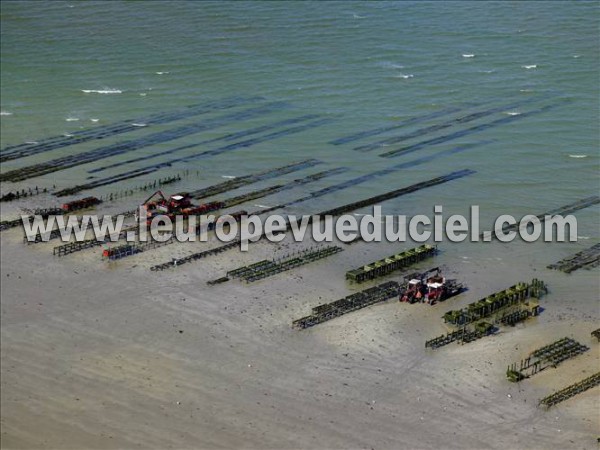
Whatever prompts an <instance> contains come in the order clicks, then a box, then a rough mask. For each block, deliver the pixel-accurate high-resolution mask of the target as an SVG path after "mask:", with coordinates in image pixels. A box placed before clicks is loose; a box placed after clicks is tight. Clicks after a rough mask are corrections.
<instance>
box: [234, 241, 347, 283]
mask: <svg viewBox="0 0 600 450" xmlns="http://www.w3.org/2000/svg"><path fill="white" fill-rule="evenodd" d="M342 250H343V249H342V248H341V247H338V246H335V245H330V246H326V247H323V248H319V249H317V250H314V249H312V248H310V249H307V250H303V251H300V252H297V253H292V254H290V255H286V256H283V257H281V258H278V259H276V260H271V261H269V260H263V261H259V262H257V263H254V264H250V265H248V266H244V267H240V268H238V269H234V270H230V271H229V272H227V276H228V277H229V278H239V279H241V280H244V281H246V282H247V283H252V282H254V281H258V280H262V279H263V278H267V277H270V276H272V275H276V274H278V273H281V272H285V271H288V270H292V269H294V268H296V267H300V266H303V265H306V264H310V263H311V262H313V261H318V260H320V259H323V258H327V257H328V256H331V255H334V254H336V253H339V252H341V251H342Z"/></svg>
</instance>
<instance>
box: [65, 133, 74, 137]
mask: <svg viewBox="0 0 600 450" xmlns="http://www.w3.org/2000/svg"><path fill="white" fill-rule="evenodd" d="M63 136H64V137H73V135H72V134H69V133H65V134H63Z"/></svg>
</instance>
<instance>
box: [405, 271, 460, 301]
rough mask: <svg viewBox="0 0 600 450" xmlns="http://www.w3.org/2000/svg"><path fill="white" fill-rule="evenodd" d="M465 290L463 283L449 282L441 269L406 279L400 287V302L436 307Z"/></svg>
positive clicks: (415, 274)
mask: <svg viewBox="0 0 600 450" xmlns="http://www.w3.org/2000/svg"><path fill="white" fill-rule="evenodd" d="M464 290H465V287H464V285H463V284H462V283H459V282H457V281H456V280H447V279H446V277H444V276H443V275H441V273H440V269H439V267H436V268H434V269H431V270H428V271H427V272H423V273H414V274H412V275H409V276H407V277H406V278H405V281H404V284H403V285H402V286H401V287H400V301H401V302H408V303H428V304H430V305H434V304H435V303H437V302H439V301H444V300H446V299H448V298H450V297H453V296H455V295H458V294H460V293H461V292H463V291H464Z"/></svg>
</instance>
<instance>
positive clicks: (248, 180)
mask: <svg viewBox="0 0 600 450" xmlns="http://www.w3.org/2000/svg"><path fill="white" fill-rule="evenodd" d="M318 164H322V162H321V161H319V160H316V159H307V160H304V161H300V162H296V163H292V164H287V165H285V166H282V167H277V168H275V169H269V170H265V171H263V172H258V173H255V174H251V175H244V176H241V177H238V178H234V179H231V180H227V181H224V182H222V183H218V184H215V185H212V186H208V187H205V188H202V189H198V190H196V191H193V192H190V195H191V196H192V197H194V198H196V199H200V198H206V197H210V196H212V195H216V194H221V193H223V192H227V191H231V190H233V189H237V188H239V187H241V186H246V185H248V184H252V183H256V182H257V181H263V180H268V179H270V178H275V177H276V176H279V175H285V174H287V173H291V172H296V171H298V170H302V169H306V168H308V167H313V166H316V165H318Z"/></svg>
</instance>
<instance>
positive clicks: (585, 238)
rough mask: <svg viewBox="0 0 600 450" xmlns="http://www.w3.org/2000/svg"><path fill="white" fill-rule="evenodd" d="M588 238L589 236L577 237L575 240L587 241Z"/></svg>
mask: <svg viewBox="0 0 600 450" xmlns="http://www.w3.org/2000/svg"><path fill="white" fill-rule="evenodd" d="M589 238H590V237H589V236H577V239H582V240H584V241H585V240H588V239H589Z"/></svg>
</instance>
